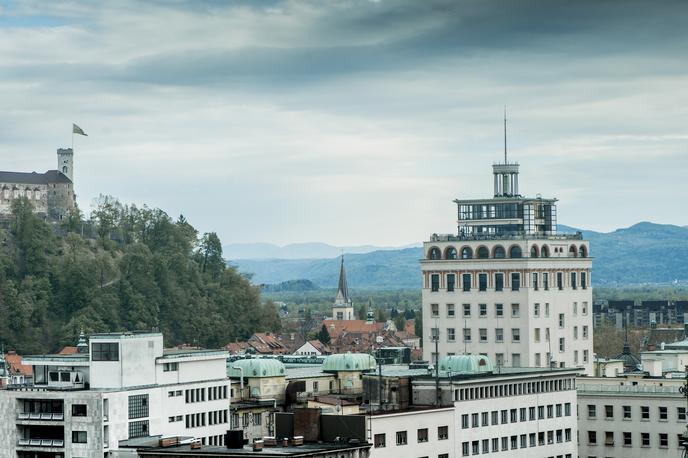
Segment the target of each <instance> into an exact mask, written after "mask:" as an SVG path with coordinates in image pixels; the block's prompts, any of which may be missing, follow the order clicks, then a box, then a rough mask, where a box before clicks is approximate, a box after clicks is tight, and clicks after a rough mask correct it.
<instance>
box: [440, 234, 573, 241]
mask: <svg viewBox="0 0 688 458" xmlns="http://www.w3.org/2000/svg"><path fill="white" fill-rule="evenodd" d="M526 239H538V240H583V234H582V233H581V232H576V233H575V234H543V233H534V234H526V233H525V232H518V233H509V234H463V235H455V234H432V235H431V236H430V241H431V242H463V241H471V240H488V241H489V240H526Z"/></svg>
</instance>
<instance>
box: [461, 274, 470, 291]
mask: <svg viewBox="0 0 688 458" xmlns="http://www.w3.org/2000/svg"><path fill="white" fill-rule="evenodd" d="M461 282H462V283H463V285H461V286H462V287H463V290H464V291H470V290H471V274H463V275H461Z"/></svg>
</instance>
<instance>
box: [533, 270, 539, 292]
mask: <svg viewBox="0 0 688 458" xmlns="http://www.w3.org/2000/svg"><path fill="white" fill-rule="evenodd" d="M532 280H533V289H534V290H537V289H538V288H539V286H540V285H539V282H538V280H539V277H538V273H537V272H533V275H532Z"/></svg>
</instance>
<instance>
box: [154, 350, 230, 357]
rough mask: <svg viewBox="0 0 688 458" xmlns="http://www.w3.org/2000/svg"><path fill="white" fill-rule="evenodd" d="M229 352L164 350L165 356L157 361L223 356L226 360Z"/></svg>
mask: <svg viewBox="0 0 688 458" xmlns="http://www.w3.org/2000/svg"><path fill="white" fill-rule="evenodd" d="M228 355H229V352H228V351H226V350H207V349H203V350H163V355H162V356H159V357H157V358H156V359H179V358H188V357H194V356H221V357H223V358H226V357H227V356H228Z"/></svg>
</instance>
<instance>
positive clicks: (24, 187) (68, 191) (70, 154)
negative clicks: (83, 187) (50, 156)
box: [0, 148, 76, 219]
mask: <svg viewBox="0 0 688 458" xmlns="http://www.w3.org/2000/svg"><path fill="white" fill-rule="evenodd" d="M19 197H26V198H27V199H29V201H30V202H31V204H33V206H34V209H35V211H36V213H39V214H42V215H45V216H46V217H48V218H51V219H62V218H63V217H64V216H65V215H66V214H67V212H68V211H69V210H70V209H72V208H74V206H75V205H76V195H75V194H74V151H73V150H72V148H59V149H58V150H57V170H48V171H47V172H45V173H36V172H31V173H28V172H3V171H0V217H1V216H4V215H7V214H9V213H10V212H11V211H12V201H13V200H14V199H17V198H19Z"/></svg>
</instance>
